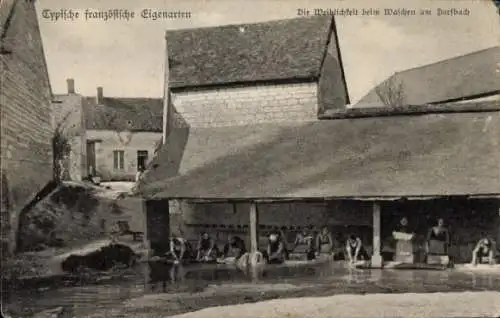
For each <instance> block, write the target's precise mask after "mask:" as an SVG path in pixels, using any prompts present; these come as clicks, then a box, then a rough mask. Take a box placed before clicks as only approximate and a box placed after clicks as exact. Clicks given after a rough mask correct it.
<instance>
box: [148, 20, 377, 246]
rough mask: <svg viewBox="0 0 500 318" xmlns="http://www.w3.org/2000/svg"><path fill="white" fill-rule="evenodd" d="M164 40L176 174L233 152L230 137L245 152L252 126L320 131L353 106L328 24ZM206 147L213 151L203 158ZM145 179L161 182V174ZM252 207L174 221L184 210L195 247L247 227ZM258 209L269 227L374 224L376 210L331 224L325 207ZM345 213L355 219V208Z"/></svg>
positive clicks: (189, 213) (174, 209) (175, 35)
mask: <svg viewBox="0 0 500 318" xmlns="http://www.w3.org/2000/svg"><path fill="white" fill-rule="evenodd" d="M166 41H167V58H166V61H168V67H167V70H166V78H165V81H166V91H165V96H169V98H168V99H166V100H165V102H166V107H165V110H166V111H165V114H164V115H165V129H164V133H165V137H166V138H165V139H164V140H168V142H167V144H166V145H165V146H164V148H165V149H169V150H168V151H170V153H171V154H172V155H173V154H177V155H179V156H180V157H178V158H176V159H175V160H172V161H171V166H170V167H171V169H169V171H170V172H171V173H172V176H174V175H175V174H176V173H178V172H180V173H182V171H183V170H184V169H188V170H190V169H192V168H193V169H195V167H197V166H199V165H204V164H205V163H207V162H210V161H212V160H215V159H216V158H218V157H223V156H225V155H227V154H229V153H231V149H230V148H226V146H229V147H232V146H230V145H225V144H224V141H223V139H219V137H223V134H224V132H225V131H228V130H229V131H233V132H235V134H234V135H233V136H240V137H241V138H240V139H239V142H240V144H241V146H242V147H244V146H245V145H247V144H251V143H253V142H255V140H254V137H253V135H251V134H246V133H243V134H241V133H236V132H237V131H240V132H248V130H249V129H250V130H251V129H252V127H254V126H253V125H270V126H274V127H288V126H290V125H291V126H293V125H297V124H307V123H314V122H317V121H318V115H319V114H321V113H323V112H325V111H326V110H331V109H342V108H344V106H345V105H346V104H348V103H349V97H348V93H347V89H346V84H345V79H344V76H343V69H342V62H341V56H340V52H339V48H338V40H337V34H336V30H335V25H334V21H333V19H332V18H331V17H315V18H305V19H290V20H280V21H271V22H264V23H256V24H245V25H228V26H221V27H212V28H202V29H187V30H176V31H168V32H167V34H166ZM256 127H258V126H256ZM218 131H220V132H221V133H222V135H221V134H218V133H217V132H218ZM167 135H168V137H167ZM195 136H196V137H195ZM227 137H230V136H227ZM260 137H262V136H260ZM269 137H270V138H271V137H272V136H271V135H270V136H269ZM217 140H218V141H220V143H219V142H217ZM212 142H215V144H213V143H212ZM263 142H264V141H263ZM186 143H187V144H186ZM208 145H210V146H209V147H210V148H211V149H212V150H213V153H211V154H208V153H205V154H206V155H207V156H204V155H200V156H198V155H197V154H196V153H197V149H199V150H200V151H203V150H202V148H203V149H204V148H205V146H208ZM198 147H200V148H198ZM182 149H185V150H186V152H183V151H182ZM187 149H191V150H192V151H193V152H192V153H191V151H187ZM234 150H236V148H235V149H234ZM166 151H167V150H166ZM183 153H184V155H183ZM181 158H182V159H181ZM179 160H180V161H179ZM179 164H180V166H178V165H179ZM177 169H179V170H177ZM148 173H149V174H151V175H153V174H156V172H155V170H154V167H153V170H151V171H150V172H148ZM163 177H165V176H164V175H163V174H162V173H160V178H163ZM246 208H247V206H246V205H243V206H240V205H238V206H235V205H232V204H220V203H204V204H194V203H192V202H187V201H182V200H171V201H170V213H172V214H174V215H175V214H178V213H181V212H182V213H181V214H182V220H181V221H180V222H181V223H183V224H184V225H186V226H187V227H186V229H185V230H186V231H189V232H190V233H191V234H190V235H191V236H192V237H193V239H195V238H196V233H197V232H199V231H201V230H203V229H206V228H207V227H210V228H214V231H219V230H220V231H222V232H224V231H225V232H227V230H224V228H226V229H227V228H230V227H234V228H237V227H238V228H240V230H241V228H242V227H244V226H248V214H246V213H243V212H241V213H240V212H239V210H240V209H242V210H241V211H244V210H245V209H246ZM259 208H260V210H261V211H263V210H266V212H262V213H261V220H260V221H261V224H264V225H265V226H266V227H268V228H272V227H275V226H283V225H285V226H291V225H293V224H295V225H297V224H313V225H315V226H321V225H323V224H327V223H331V224H336V225H341V226H343V225H347V224H356V225H359V226H370V224H371V223H370V222H371V214H370V210H369V209H368V213H365V212H366V210H364V211H359V213H358V214H357V217H352V216H353V215H352V214H351V215H347V214H343V215H342V216H337V218H336V219H333V216H332V215H331V213H328V212H327V211H328V209H327V208H326V207H325V205H324V204H322V203H319V204H300V203H297V204H286V205H276V204H267V205H266V204H263V205H261V206H260V207H259ZM342 208H343V209H347V210H350V211H351V210H352V205H349V204H344V205H343V206H342ZM291 209H292V210H293V211H294V213H291ZM237 210H238V211H237ZM357 211H358V210H357ZM344 215H345V217H344ZM292 216H293V217H292Z"/></svg>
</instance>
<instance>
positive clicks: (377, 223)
mask: <svg viewBox="0 0 500 318" xmlns="http://www.w3.org/2000/svg"><path fill="white" fill-rule="evenodd" d="M380 219H381V208H380V203H379V202H373V255H372V262H371V263H372V264H371V265H372V267H375V268H380V267H382V256H381V254H380V245H381V244H380V236H381V225H382V224H381V220H380Z"/></svg>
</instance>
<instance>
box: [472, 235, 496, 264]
mask: <svg viewBox="0 0 500 318" xmlns="http://www.w3.org/2000/svg"><path fill="white" fill-rule="evenodd" d="M495 249H496V248H495V244H494V243H493V240H491V239H489V238H488V237H487V236H485V235H483V236H482V238H481V239H480V240H479V241H478V242H477V244H476V247H475V248H474V250H473V251H472V262H471V263H472V265H477V264H481V263H483V259H486V260H487V263H488V264H490V265H493V264H494V263H495V258H494V251H495Z"/></svg>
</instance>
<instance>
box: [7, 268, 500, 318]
mask: <svg viewBox="0 0 500 318" xmlns="http://www.w3.org/2000/svg"><path fill="white" fill-rule="evenodd" d="M172 273H173V272H172V271H171V268H169V267H166V266H165V267H164V268H159V267H155V268H154V269H152V268H151V267H150V266H149V265H147V264H141V265H139V266H137V267H136V268H134V270H132V271H130V272H129V273H128V274H126V275H122V276H120V277H119V278H115V279H109V280H106V279H103V280H101V281H100V282H97V283H92V284H91V283H86V284H72V285H67V286H64V284H62V285H61V284H59V285H58V286H56V285H55V284H50V283H47V284H46V285H44V286H43V285H40V286H33V287H30V288H23V289H19V290H15V289H13V290H10V291H9V292H7V293H5V294H4V295H3V310H4V312H5V311H6V312H8V313H9V314H10V315H12V317H30V316H33V315H34V314H35V313H37V312H40V311H44V310H47V309H51V308H54V307H63V308H64V311H65V312H66V313H67V317H83V316H85V315H88V314H91V313H95V312H99V311H101V310H106V309H110V308H113V307H117V306H119V305H120V304H122V303H123V302H124V301H127V300H130V299H133V298H136V297H140V296H144V295H147V294H152V293H153V294H154V293H171V294H176V293H177V294H179V293H181V294H185V293H190V294H191V293H194V294H196V293H203V291H205V290H207V289H210V288H211V289H212V290H216V291H217V292H216V293H215V294H217V293H220V292H222V293H223V294H224V295H226V296H224V299H225V300H224V301H225V302H227V304H230V303H235V302H255V301H258V300H261V296H262V299H269V298H277V297H280V296H295V297H300V296H316V295H317V296H325V295H334V294H367V293H405V292H417V293H418V292H449V291H476V290H481V291H484V290H491V291H500V273H494V274H492V273H476V272H459V271H456V270H445V271H438V270H389V269H384V270H348V269H344V268H338V267H334V266H331V265H322V266H320V265H318V266H310V267H297V268H270V269H269V270H266V271H264V272H262V273H260V274H259V275H258V277H256V276H255V275H249V274H247V273H245V272H243V271H240V270H237V269H213V268H212V269H202V268H199V269H196V270H193V271H185V273H184V275H183V279H181V280H180V281H172V275H171V274H172ZM278 284H279V285H281V286H283V285H286V286H295V287H297V288H302V289H301V290H302V292H300V293H294V294H293V295H289V293H287V291H286V289H280V290H277V291H276V292H275V294H274V296H267V298H266V296H264V292H262V293H257V292H256V293H254V294H255V296H254V297H241V296H242V293H243V290H242V286H247V287H246V288H247V290H248V286H250V287H252V286H253V290H254V291H258V290H260V288H261V289H262V290H269V291H273V286H277V285H278ZM214 288H215V289H214ZM228 295H229V296H228ZM259 295H261V296H259ZM231 297H232V298H234V299H233V301H231ZM236 298H238V299H239V300H236ZM220 301H221V300H220V299H219V300H216V301H212V302H210V301H208V302H206V305H200V306H201V307H203V306H211V305H217V304H219V303H220ZM195 309H199V308H183V309H181V310H179V309H178V308H177V310H176V311H177V313H178V312H186V311H190V310H195ZM166 315H167V313H166ZM64 317H66V315H64Z"/></svg>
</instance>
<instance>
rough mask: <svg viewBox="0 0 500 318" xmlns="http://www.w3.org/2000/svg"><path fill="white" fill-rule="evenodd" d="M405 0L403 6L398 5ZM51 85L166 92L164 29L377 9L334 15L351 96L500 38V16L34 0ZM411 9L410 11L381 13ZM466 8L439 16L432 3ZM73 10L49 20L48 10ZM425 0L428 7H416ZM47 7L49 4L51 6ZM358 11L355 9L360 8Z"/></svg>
mask: <svg viewBox="0 0 500 318" xmlns="http://www.w3.org/2000/svg"><path fill="white" fill-rule="evenodd" d="M403 4H404V5H403ZM36 5H37V10H38V15H39V24H40V30H41V34H42V40H43V44H44V49H45V53H46V59H47V64H48V69H49V76H50V80H51V85H52V89H53V91H54V93H55V94H62V93H65V92H66V79H67V78H73V79H74V80H75V87H76V91H77V92H78V93H80V94H82V95H87V96H94V95H95V94H96V87H98V86H102V87H103V91H104V95H105V96H108V97H162V96H163V76H164V60H165V57H164V54H165V47H166V42H165V31H166V30H167V29H182V28H197V27H207V26H217V25H226V24H240V23H252V22H260V21H269V20H277V19H287V18H296V17H298V9H307V10H309V11H312V10H313V9H315V8H321V9H329V8H330V9H335V8H338V9H341V8H350V9H352V8H357V9H358V10H361V9H363V8H364V9H370V8H373V9H379V10H381V11H382V12H381V15H379V16H360V15H358V16H345V17H342V16H337V17H336V24H337V32H338V38H339V43H340V51H341V54H342V60H343V63H344V71H345V76H346V81H347V86H348V91H349V95H350V98H351V102H352V103H353V104H354V103H356V101H358V100H359V99H361V98H362V97H363V96H364V95H365V94H366V93H368V91H369V90H370V89H372V88H373V87H374V86H375V85H377V84H378V83H380V82H381V81H383V80H384V79H385V78H387V77H389V76H390V75H392V74H393V73H394V72H397V71H401V70H405V69H408V68H413V67H417V66H421V65H425V64H429V63H433V62H436V61H439V60H443V59H447V58H451V57H454V56H458V55H463V54H467V53H470V52H473V51H477V50H481V49H485V48H489V47H492V46H496V45H499V36H498V34H500V21H499V15H498V14H497V11H496V8H495V6H494V5H493V2H492V1H488V0H455V1H454V0H412V1H400V0H349V1H347V0H309V1H308V0H301V1H297V0H183V1H182V2H181V1H174V0H141V1H137V0H38V1H37V2H36ZM402 8H405V9H414V10H417V15H416V16H390V15H384V14H383V13H384V9H402ZM451 8H455V9H457V10H458V9H468V10H469V13H470V14H469V15H468V16H464V15H455V16H443V15H442V16H438V15H437V12H438V9H451ZM64 9H65V10H70V9H71V10H73V12H79V13H80V17H79V18H78V19H75V20H65V21H63V20H58V21H51V19H49V18H46V16H47V13H48V12H57V11H60V10H64ZM85 9H91V10H108V9H128V10H129V11H133V12H134V13H135V15H136V16H135V18H134V19H132V20H130V21H126V20H121V21H120V20H115V21H107V22H104V21H102V20H88V21H86V20H85V19H84V18H82V15H83V13H84V10H85ZM144 9H153V10H164V11H185V12H190V13H191V18H190V19H159V20H156V21H153V20H151V19H143V18H142V17H141V15H140V14H141V11H142V10H144ZM420 9H431V10H432V11H431V12H432V15H431V16H420V15H418V13H419V10H420ZM48 10H50V11H48ZM358 12H359V11H358Z"/></svg>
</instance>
